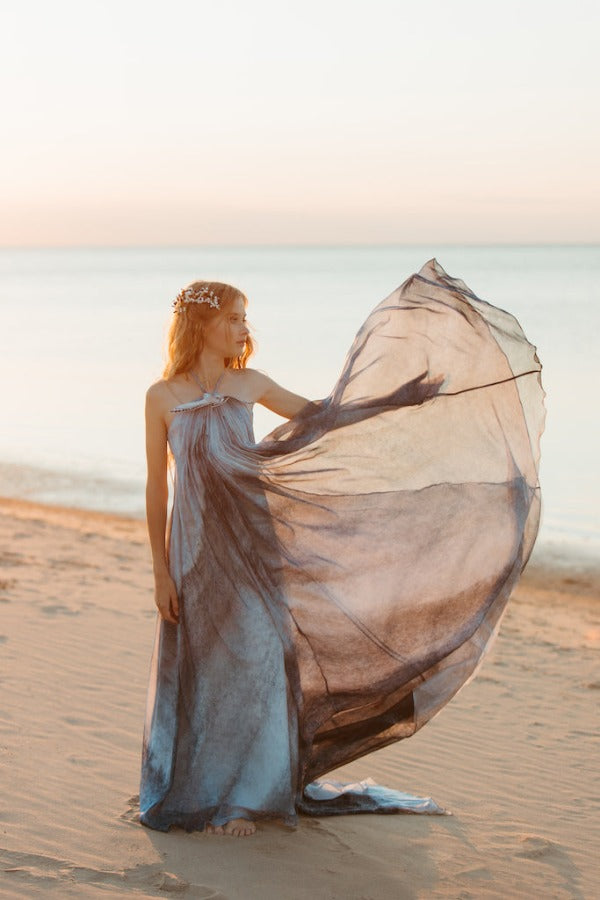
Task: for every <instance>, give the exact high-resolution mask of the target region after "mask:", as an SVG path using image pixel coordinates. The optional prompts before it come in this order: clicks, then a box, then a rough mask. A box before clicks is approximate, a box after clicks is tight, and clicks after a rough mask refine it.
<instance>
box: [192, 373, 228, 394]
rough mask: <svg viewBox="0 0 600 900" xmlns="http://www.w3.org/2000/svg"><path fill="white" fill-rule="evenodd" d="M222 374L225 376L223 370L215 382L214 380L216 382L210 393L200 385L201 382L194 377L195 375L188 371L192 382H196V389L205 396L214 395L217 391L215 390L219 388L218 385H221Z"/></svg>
mask: <svg viewBox="0 0 600 900" xmlns="http://www.w3.org/2000/svg"><path fill="white" fill-rule="evenodd" d="M224 374H225V369H223V371H222V372H221V374H220V375H219V377H218V378H217V380H216V382H215V386H214V388H213V389H212V391H209V390H208V389H207V388H205V387H204V385H203V384H202V382H201V381H200V379H199V378H198V376H197V375H196V373H195V372H192V371H190V375H191V376H192V378H193V379H194V381H195V382H196V384H197V385H198V387H199V388H200V389H201V390H202V391H203V392H204V393H205V394H214V393H215V391H216V390H217V388H218V387H219V385H220V383H221V379H222V378H223V375H224Z"/></svg>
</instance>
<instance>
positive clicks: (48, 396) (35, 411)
mask: <svg viewBox="0 0 600 900" xmlns="http://www.w3.org/2000/svg"><path fill="white" fill-rule="evenodd" d="M433 256H435V257H436V259H437V260H438V262H439V263H440V264H441V265H442V266H443V268H444V269H445V270H446V271H447V272H448V273H449V274H450V275H452V276H455V277H459V278H462V279H463V281H465V282H466V284H467V285H468V286H469V288H470V289H471V290H472V291H474V292H475V294H477V295H478V296H479V297H481V298H482V299H484V300H487V301H489V302H490V303H493V304H494V305H496V306H500V307H502V308H504V309H507V310H509V311H510V312H511V313H513V315H515V316H516V317H517V319H518V320H519V322H520V323H521V325H522V327H523V329H524V331H525V334H526V335H527V337H528V338H529V340H530V341H531V342H532V343H533V344H535V345H536V347H537V350H538V356H539V358H540V360H541V362H542V365H543V371H542V383H543V385H544V389H545V391H546V394H547V396H546V408H547V419H546V430H545V433H544V435H543V437H542V463H541V470H540V483H541V486H542V524H541V530H540V537H539V543H540V544H542V545H544V544H545V545H554V544H556V542H560V543H561V544H567V545H569V546H572V547H573V548H574V549H578V550H581V551H582V552H585V553H586V554H589V553H592V554H600V516H599V513H598V510H599V509H600V480H599V479H598V476H597V465H598V460H599V459H600V424H599V422H598V412H597V409H598V408H597V406H596V402H597V401H594V399H593V390H594V386H595V384H596V381H597V378H598V373H599V368H600V366H599V361H598V360H599V353H598V339H599V336H600V247H599V246H598V245H565V246H557V245H546V246H544V245H540V246H532V245H518V246H517V245H515V246H508V245H501V246H489V245H477V246H475V245H470V246H459V245H439V244H436V245H420V246H417V245H411V246H394V245H385V246H347V247H338V246H319V247H306V246H299V247H281V246H280V247H168V248H155V247H153V248H115V249H112V248H110V249H107V248H93V249H79V248H77V249H72V248H67V249H40V250H31V249H18V250H14V249H4V250H0V309H1V316H2V319H1V321H2V329H1V333H0V351H1V353H0V373H1V375H2V384H3V408H4V415H3V427H2V430H1V436H0V495H2V496H7V497H19V498H24V499H30V500H38V501H41V502H47V503H58V504H64V505H69V506H80V507H85V508H90V509H100V510H106V511H113V512H117V513H123V514H129V515H133V516H137V517H143V516H144V480H145V455H144V394H145V391H146V389H147V387H148V386H149V385H150V384H151V383H152V382H153V381H155V380H156V379H157V378H159V377H160V376H161V371H162V365H163V346H164V338H165V335H166V328H167V324H168V321H169V318H170V315H171V302H172V300H173V299H174V298H175V296H176V294H177V293H178V291H179V290H180V288H181V287H182V286H183V285H184V284H186V283H187V282H189V281H191V280H192V279H194V278H213V279H215V280H219V281H226V282H230V283H232V284H234V285H236V286H238V287H240V288H241V289H242V290H243V291H244V293H245V294H246V295H247V296H248V298H249V301H250V305H249V309H248V317H249V320H250V323H251V325H252V328H253V333H254V336H255V338H256V341H257V343H258V352H257V353H256V355H255V356H254V357H253V359H252V363H251V364H252V365H254V366H255V367H256V368H260V369H263V370H264V371H266V372H268V374H269V375H271V377H273V378H274V379H275V380H276V381H278V382H279V383H280V384H282V385H284V386H285V387H287V388H289V389H290V390H293V391H297V392H298V393H301V394H303V395H304V396H307V397H311V398H313V399H317V398H320V397H324V396H326V395H327V394H329V392H330V390H331V388H332V386H333V384H334V382H335V380H336V378H337V376H338V374H339V372H340V369H341V367H342V364H343V361H344V358H345V355H346V352H347V350H348V348H349V347H350V344H351V342H352V340H353V337H354V334H355V333H356V331H357V330H358V328H359V327H360V325H361V324H362V322H363V321H364V319H365V318H366V316H367V315H368V313H369V312H370V310H371V309H372V308H373V307H374V306H375V305H376V304H377V303H378V302H379V301H380V300H382V299H383V298H384V297H386V296H387V295H388V294H390V293H391V292H392V291H393V290H394V289H395V288H396V287H398V285H400V284H401V283H402V282H403V281H404V280H405V279H406V278H407V277H408V276H409V275H411V274H412V273H413V272H416V271H418V270H419V269H420V268H421V266H422V265H423V264H424V263H425V262H426V261H427V260H428V259H430V258H431V257H433ZM279 421H281V420H280V419H279V418H278V417H277V416H275V415H274V414H273V413H270V412H269V411H267V410H265V409H263V408H261V407H258V406H257V407H256V408H255V432H256V436H257V438H260V437H262V436H263V435H264V434H266V433H267V432H268V431H269V430H271V428H273V427H274V426H275V425H276V424H277V423H278V422H279Z"/></svg>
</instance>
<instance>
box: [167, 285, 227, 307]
mask: <svg viewBox="0 0 600 900" xmlns="http://www.w3.org/2000/svg"><path fill="white" fill-rule="evenodd" d="M188 303H208V305H209V306H212V307H214V308H215V309H220V302H219V297H218V295H217V294H215V292H214V291H212V290H211V289H210V288H208V287H206V285H205V286H204V287H201V288H193V287H192V288H184V289H183V290H182V291H180V292H179V293H178V294H177V297H176V298H175V299H174V300H173V307H174V309H173V312H176V313H182V312H185V307H186V304H188Z"/></svg>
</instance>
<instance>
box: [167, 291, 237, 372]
mask: <svg viewBox="0 0 600 900" xmlns="http://www.w3.org/2000/svg"><path fill="white" fill-rule="evenodd" d="M188 288H192V289H200V288H208V290H211V291H213V293H214V294H216V295H217V297H218V298H219V308H218V309H217V308H215V307H213V306H211V305H210V304H209V303H186V304H185V307H184V310H183V311H182V312H177V313H174V314H173V316H172V319H171V323H170V325H169V330H168V333H167V342H166V363H165V367H164V370H163V373H162V377H163V378H164V379H168V378H172V377H173V376H174V375H179V374H183V373H185V372H189V370H190V369H192V368H193V366H194V364H195V362H196V360H197V359H198V354H199V353H200V352H201V351H202V347H203V346H204V327H205V326H206V325H207V324H208V323H209V322H211V321H212V320H213V319H214V318H216V317H217V316H219V315H221V314H222V313H223V312H226V311H227V309H228V308H229V307H230V306H231V305H232V303H234V301H235V300H237V299H238V297H241V299H242V301H243V303H244V308H246V307H247V306H248V298H247V297H246V295H245V294H244V293H242V291H240V290H238V288H235V287H233V286H232V285H230V284H223V283H222V282H221V281H192V282H191V283H190V284H188V285H187V286H186V288H184V290H187V289H188ZM253 352H254V342H253V340H252V338H251V337H250V335H248V338H247V340H246V345H245V347H244V352H243V353H242V354H241V355H240V356H232V357H229V358H226V359H225V367H226V368H229V369H244V368H245V367H246V363H247V362H248V359H249V358H250V356H251V355H252V353H253Z"/></svg>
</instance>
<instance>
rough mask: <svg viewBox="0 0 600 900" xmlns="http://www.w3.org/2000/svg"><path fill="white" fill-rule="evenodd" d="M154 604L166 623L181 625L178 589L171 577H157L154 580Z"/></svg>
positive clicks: (165, 575) (166, 575)
mask: <svg viewBox="0 0 600 900" xmlns="http://www.w3.org/2000/svg"><path fill="white" fill-rule="evenodd" d="M154 602H155V603H156V605H157V607H158V611H159V613H160V615H161V617H162V618H163V619H164V620H165V622H171V623H172V624H173V625H177V624H178V623H179V601H178V600H177V589H176V587H175V582H174V581H173V579H172V578H171V576H170V575H168V574H164V575H157V576H156V577H155V579H154Z"/></svg>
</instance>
